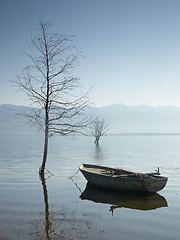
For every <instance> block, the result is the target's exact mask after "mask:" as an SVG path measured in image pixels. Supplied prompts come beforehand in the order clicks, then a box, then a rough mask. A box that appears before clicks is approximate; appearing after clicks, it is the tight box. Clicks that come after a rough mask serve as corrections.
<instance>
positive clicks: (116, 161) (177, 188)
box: [0, 135, 180, 240]
mask: <svg viewBox="0 0 180 240" xmlns="http://www.w3.org/2000/svg"><path fill="white" fill-rule="evenodd" d="M93 140H94V139H93V138H90V137H78V138H77V137H72V138H70V137H69V138H62V137H55V138H52V139H51V140H50V145H49V155H48V163H47V169H48V170H49V171H51V172H52V173H53V174H54V176H51V177H50V174H47V175H46V181H45V182H41V180H40V179H39V175H38V168H39V166H40V165H41V160H42V149H43V138H42V137H40V136H2V135H1V136H0V240H2V239H3V240H16V239H17V240H21V239H22V240H24V239H27V240H29V239H40V240H41V239H48V240H52V239H68V240H70V239H71V240H74V239H75V240H78V239H82V240H85V239H89V240H97V239H98V240H101V239H102V240H109V239H111V240H129V239H131V240H141V239H142V240H157V239H158V240H179V235H180V227H179V226H180V136H155V135H154V136H107V137H104V138H102V140H101V142H100V145H99V147H96V146H95V145H94V143H93ZM81 163H90V164H99V165H105V166H112V167H123V168H125V169H129V170H132V171H139V172H154V170H155V169H157V167H159V168H160V172H161V174H162V175H164V176H168V178H169V179H168V183H167V186H166V187H165V188H164V189H163V190H162V191H160V192H159V194H158V195H157V196H155V198H153V199H150V198H143V199H142V198H139V197H138V196H135V197H133V196H128V195H122V196H120V195H118V194H112V193H107V192H104V191H100V192H99V191H95V192H93V190H92V189H88V188H86V181H85V179H84V177H83V176H82V174H81V173H80V172H78V173H77V174H76V175H75V176H74V177H73V179H72V180H71V179H69V177H70V176H72V175H74V174H75V173H76V172H77V170H78V166H79V165H80V164H81ZM85 189H86V191H84V190H85ZM88 199H89V200H88Z"/></svg>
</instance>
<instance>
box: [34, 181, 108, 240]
mask: <svg viewBox="0 0 180 240" xmlns="http://www.w3.org/2000/svg"><path fill="white" fill-rule="evenodd" d="M46 182H47V179H45V178H44V177H42V178H41V183H42V186H43V199H44V220H43V221H42V219H39V220H38V221H36V222H33V226H34V227H33V229H36V230H33V231H32V232H33V233H32V235H33V238H32V239H36V240H59V239H61V240H77V239H91V237H92V236H93V237H94V239H103V238H101V237H100V238H99V230H98V229H97V224H96V223H95V222H96V220H97V222H99V218H100V215H97V214H96V213H94V212H92V213H87V212H86V211H85V212H82V213H80V212H79V207H78V206H77V209H76V208H74V207H72V205H69V206H68V207H66V206H67V205H66V204H65V205H63V206H62V205H60V209H59V210H56V211H51V210H50V205H49V199H48V189H47V185H46ZM102 237H103V235H102Z"/></svg>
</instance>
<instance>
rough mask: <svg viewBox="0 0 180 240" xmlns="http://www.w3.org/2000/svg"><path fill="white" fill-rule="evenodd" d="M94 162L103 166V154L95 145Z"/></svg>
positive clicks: (98, 146) (99, 147)
mask: <svg viewBox="0 0 180 240" xmlns="http://www.w3.org/2000/svg"><path fill="white" fill-rule="evenodd" d="M95 160H96V161H97V163H98V164H100V163H101V164H103V153H102V149H101V146H100V145H99V144H97V145H95Z"/></svg>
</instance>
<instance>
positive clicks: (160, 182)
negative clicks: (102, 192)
mask: <svg viewBox="0 0 180 240" xmlns="http://www.w3.org/2000/svg"><path fill="white" fill-rule="evenodd" d="M79 170H80V171H81V172H82V174H83V175H84V177H85V178H86V180H87V181H88V182H89V184H90V185H92V186H94V187H99V188H106V189H111V190H120V191H133V192H135V191H137V192H158V191H160V190H162V189H163V188H164V187H165V185H166V183H167V180H168V178H167V177H163V176H159V175H160V173H159V171H157V172H155V173H144V174H143V173H135V172H131V171H127V170H124V169H116V168H109V167H103V166H98V165H91V164H82V165H80V166H79Z"/></svg>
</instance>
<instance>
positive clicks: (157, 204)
mask: <svg viewBox="0 0 180 240" xmlns="http://www.w3.org/2000/svg"><path fill="white" fill-rule="evenodd" d="M80 198H81V199H82V200H90V201H93V202H96V203H103V204H110V205H111V206H110V211H112V213H113V210H114V209H116V208H122V207H123V208H130V209H137V210H143V211H147V210H154V209H156V208H161V207H167V206H168V204H167V201H166V199H165V198H164V197H163V196H161V195H160V194H158V193H141V192H122V191H111V190H107V189H98V188H94V187H92V186H91V185H89V183H87V185H86V188H85V190H84V192H83V193H82V194H81V196H80Z"/></svg>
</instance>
